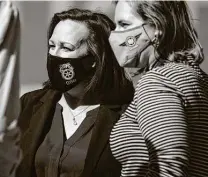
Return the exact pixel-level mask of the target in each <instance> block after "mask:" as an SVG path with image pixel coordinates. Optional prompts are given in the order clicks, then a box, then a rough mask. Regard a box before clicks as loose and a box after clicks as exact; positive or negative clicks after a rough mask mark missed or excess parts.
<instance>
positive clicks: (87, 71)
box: [47, 54, 95, 92]
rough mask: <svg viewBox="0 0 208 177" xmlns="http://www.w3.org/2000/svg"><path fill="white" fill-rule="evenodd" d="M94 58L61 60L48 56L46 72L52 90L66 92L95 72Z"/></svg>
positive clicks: (88, 56)
mask: <svg viewBox="0 0 208 177" xmlns="http://www.w3.org/2000/svg"><path fill="white" fill-rule="evenodd" d="M94 62H95V60H94V58H93V57H92V56H90V55H87V56H84V57H80V58H61V57H57V56H52V55H50V54H49V55H48V58H47V70H48V76H49V79H50V82H51V84H52V88H54V89H56V90H58V91H61V92H66V91H68V90H70V89H72V88H73V87H75V86H76V85H77V84H79V83H80V82H81V81H83V80H85V79H87V78H88V77H89V76H90V75H92V74H93V73H94V72H95V68H94V67H93V65H94Z"/></svg>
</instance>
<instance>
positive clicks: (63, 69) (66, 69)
mask: <svg viewBox="0 0 208 177" xmlns="http://www.w3.org/2000/svg"><path fill="white" fill-rule="evenodd" d="M59 72H60V73H61V76H62V78H63V79H65V80H71V79H73V77H74V75H75V73H74V68H73V67H72V65H71V64H70V63H65V64H62V65H60V67H59Z"/></svg>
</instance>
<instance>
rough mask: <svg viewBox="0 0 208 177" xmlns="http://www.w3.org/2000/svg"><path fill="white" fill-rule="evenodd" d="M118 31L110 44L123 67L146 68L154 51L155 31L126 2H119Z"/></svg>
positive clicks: (111, 37) (113, 33) (117, 7)
mask: <svg viewBox="0 0 208 177" xmlns="http://www.w3.org/2000/svg"><path fill="white" fill-rule="evenodd" d="M115 22H116V29H115V31H112V32H111V35H110V37H109V42H110V44H111V47H112V49H113V51H114V54H115V56H116V58H117V60H118V63H119V64H120V66H122V67H130V68H134V67H136V68H141V69H142V68H144V67H146V66H147V65H148V63H149V58H150V57H149V54H150V53H151V52H152V51H153V50H152V49H154V48H153V46H152V45H151V44H152V41H153V40H154V32H155V29H154V28H151V27H150V25H148V24H146V23H145V22H144V21H143V19H142V18H141V17H140V16H139V15H138V13H137V12H135V11H134V10H133V9H132V7H130V5H129V4H128V3H127V2H126V1H119V2H118V4H117V6H116V11H115Z"/></svg>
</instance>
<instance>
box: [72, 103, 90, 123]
mask: <svg viewBox="0 0 208 177" xmlns="http://www.w3.org/2000/svg"><path fill="white" fill-rule="evenodd" d="M89 107H90V106H87V108H85V109H83V110H82V111H80V112H79V113H78V114H76V115H74V114H73V113H72V111H71V110H70V112H71V114H72V116H73V119H72V120H73V123H74V125H77V121H76V117H77V116H78V115H80V114H81V113H83V112H84V111H86V110H87V109H88V108H89Z"/></svg>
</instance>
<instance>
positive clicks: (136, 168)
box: [110, 63, 208, 177]
mask: <svg viewBox="0 0 208 177" xmlns="http://www.w3.org/2000/svg"><path fill="white" fill-rule="evenodd" d="M110 146H111V149H112V153H113V155H114V157H115V158H116V159H117V160H118V161H119V162H120V163H121V165H122V171H121V177H130V176H137V177H207V176H208V76H207V75H206V74H205V73H204V72H203V71H202V70H201V69H200V68H199V67H198V66H197V65H192V66H188V65H184V64H176V63H168V64H166V65H164V66H161V67H157V68H154V69H153V70H151V71H149V72H147V73H146V74H145V75H144V76H142V78H141V79H140V80H139V81H138V85H137V87H136V90H135V95H134V100H133V101H132V102H131V104H130V105H129V106H128V108H127V109H126V111H125V112H124V113H123V114H122V116H121V118H120V119H119V121H118V122H117V123H116V124H115V126H114V128H113V130H112V132H111V136H110Z"/></svg>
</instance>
